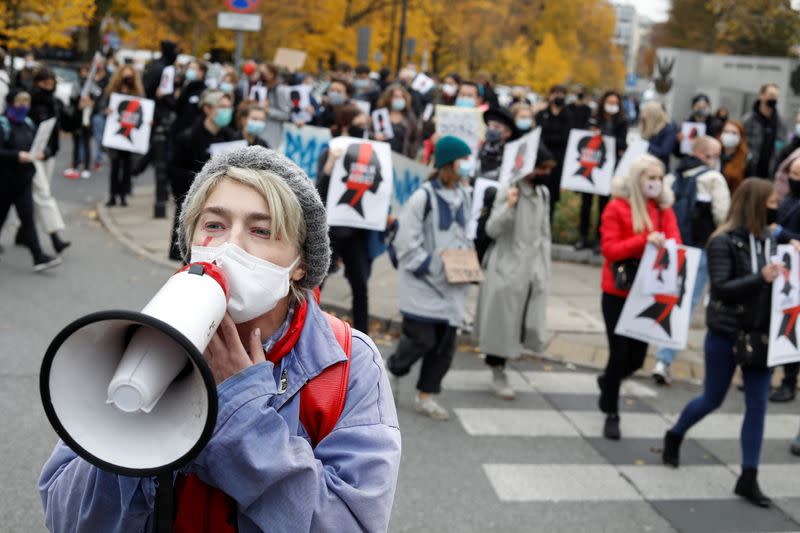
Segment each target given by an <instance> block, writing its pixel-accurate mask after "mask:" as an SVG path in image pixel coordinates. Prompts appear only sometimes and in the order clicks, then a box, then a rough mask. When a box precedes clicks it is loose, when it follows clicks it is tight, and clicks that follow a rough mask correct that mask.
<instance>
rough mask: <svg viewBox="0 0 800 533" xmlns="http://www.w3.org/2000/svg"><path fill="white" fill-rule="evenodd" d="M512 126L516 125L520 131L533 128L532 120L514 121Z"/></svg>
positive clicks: (520, 119)
mask: <svg viewBox="0 0 800 533" xmlns="http://www.w3.org/2000/svg"><path fill="white" fill-rule="evenodd" d="M514 124H516V125H517V129H520V130H522V131H528V130H529V129H531V128H532V127H533V119H532V118H518V119H517V120H516V121H514Z"/></svg>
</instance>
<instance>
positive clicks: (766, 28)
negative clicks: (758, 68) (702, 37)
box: [709, 0, 800, 56]
mask: <svg viewBox="0 0 800 533" xmlns="http://www.w3.org/2000/svg"><path fill="white" fill-rule="evenodd" d="M709 4H710V7H711V10H712V11H713V13H714V14H715V15H716V16H717V17H718V22H717V26H716V29H717V31H716V38H717V43H718V47H717V50H718V51H720V52H726V53H731V54H740V55H762V56H786V55H788V54H789V49H790V48H791V47H792V46H794V45H795V44H797V39H798V37H800V14H798V12H797V11H795V10H794V9H792V6H791V2H790V1H789V0H712V1H711V2H709Z"/></svg>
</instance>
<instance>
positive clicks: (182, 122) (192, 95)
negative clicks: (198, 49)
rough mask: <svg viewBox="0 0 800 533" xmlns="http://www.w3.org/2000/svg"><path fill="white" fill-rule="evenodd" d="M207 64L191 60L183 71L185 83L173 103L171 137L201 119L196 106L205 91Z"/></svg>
mask: <svg viewBox="0 0 800 533" xmlns="http://www.w3.org/2000/svg"><path fill="white" fill-rule="evenodd" d="M207 73H208V64H207V63H206V62H205V61H197V60H192V61H190V62H189V64H188V65H186V69H185V70H184V78H185V80H186V81H185V82H184V84H183V86H182V87H181V92H180V96H178V97H177V100H176V101H175V121H174V122H173V123H172V135H174V136H177V135H179V134H180V133H181V132H182V131H183V130H185V129H186V128H189V127H191V126H192V124H194V123H195V122H196V121H197V120H198V119H200V118H202V117H203V111H202V110H201V109H200V106H199V105H198V104H199V103H200V96H201V95H202V94H203V91H205V90H206V88H207V86H206V74H207Z"/></svg>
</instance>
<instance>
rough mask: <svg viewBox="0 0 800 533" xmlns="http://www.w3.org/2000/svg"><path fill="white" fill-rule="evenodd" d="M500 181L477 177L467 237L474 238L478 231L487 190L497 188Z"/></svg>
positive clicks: (473, 188)
mask: <svg viewBox="0 0 800 533" xmlns="http://www.w3.org/2000/svg"><path fill="white" fill-rule="evenodd" d="M498 187H500V183H498V182H496V181H495V180H490V179H486V178H477V179H476V180H475V185H473V187H472V211H471V213H470V216H469V223H468V224H467V238H468V239H471V240H474V239H475V237H476V236H477V233H478V219H479V218H480V216H481V209H483V199H484V197H485V196H486V191H488V190H489V189H497V188H498Z"/></svg>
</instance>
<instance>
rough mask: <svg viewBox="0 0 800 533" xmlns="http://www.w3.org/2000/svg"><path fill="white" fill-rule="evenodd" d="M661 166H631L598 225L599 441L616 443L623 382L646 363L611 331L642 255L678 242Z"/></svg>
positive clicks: (650, 162)
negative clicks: (604, 356) (602, 364)
mask: <svg viewBox="0 0 800 533" xmlns="http://www.w3.org/2000/svg"><path fill="white" fill-rule="evenodd" d="M663 178H664V165H663V164H661V161H659V160H658V159H657V158H655V157H653V156H651V155H643V156H641V157H640V158H639V159H638V160H636V162H634V163H633V165H631V170H630V173H629V174H628V175H627V176H624V177H618V178H614V182H613V183H612V195H613V196H614V198H613V199H612V200H611V201H610V202H608V205H607V206H606V208H605V210H604V211H603V216H602V218H601V220H600V235H601V240H600V247H601V251H602V254H603V257H604V262H603V274H602V276H603V280H602V288H603V300H602V309H603V319H604V320H605V323H606V336H607V337H608V362H607V363H606V368H605V370H604V371H603V373H602V374H601V375H600V376H598V377H597V384H598V385H599V387H600V401H599V407H600V410H601V411H602V412H603V413H605V414H606V421H605V425H604V427H603V436H604V437H605V438H607V439H611V440H619V438H620V436H621V433H620V428H619V421H620V420H619V389H620V385H621V384H622V380H624V379H625V378H627V377H629V376H631V375H633V373H634V372H636V371H637V370H639V369H640V368H641V367H642V364H643V363H644V358H645V355H647V344H646V343H644V342H641V341H638V340H634V339H631V338H628V337H624V336H622V335H617V334H616V333H614V330H615V329H616V327H617V322H618V321H619V317H620V315H621V314H622V308H623V306H624V305H625V299H626V298H627V297H628V293H629V291H630V289H631V286H632V285H633V279H634V276H635V274H636V270H637V268H638V266H639V261H640V259H641V257H642V254H644V249H645V246H647V245H648V244H654V245H656V246H658V247H662V246H663V245H664V243H665V242H666V241H667V240H668V239H675V241H676V242H677V243H680V242H681V234H680V231H679V230H678V222H677V220H676V219H675V213H673V212H672V200H673V197H672V191H671V190H670V189H668V188H665V187H664V186H663V184H662V180H663Z"/></svg>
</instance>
